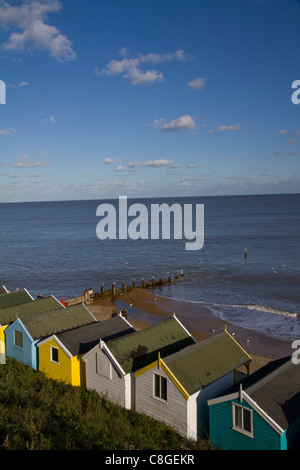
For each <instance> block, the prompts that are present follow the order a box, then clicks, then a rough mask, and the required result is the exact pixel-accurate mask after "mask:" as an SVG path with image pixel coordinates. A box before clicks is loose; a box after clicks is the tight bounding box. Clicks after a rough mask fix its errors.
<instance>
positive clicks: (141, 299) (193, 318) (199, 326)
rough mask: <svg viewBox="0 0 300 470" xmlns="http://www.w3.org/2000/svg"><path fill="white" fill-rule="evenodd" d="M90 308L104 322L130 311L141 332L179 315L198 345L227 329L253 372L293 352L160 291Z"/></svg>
mask: <svg viewBox="0 0 300 470" xmlns="http://www.w3.org/2000/svg"><path fill="white" fill-rule="evenodd" d="M87 307H88V309H89V310H90V311H91V313H92V314H93V315H94V316H95V317H96V319H97V320H100V321H101V320H104V319H106V318H110V317H111V316H112V314H114V313H119V312H120V311H122V310H123V309H124V308H126V310H127V318H128V321H129V322H130V323H131V324H132V326H133V327H134V328H136V329H137V330H140V329H144V328H147V327H148V326H150V325H152V324H154V323H157V322H159V321H162V320H164V319H166V318H170V317H171V316H172V315H173V314H174V313H175V315H176V317H177V318H178V320H179V321H180V322H181V323H182V324H183V326H184V327H186V328H187V330H188V331H189V332H190V334H191V335H192V336H193V337H194V339H195V340H196V341H197V342H199V341H201V340H203V339H206V338H209V337H210V336H212V335H214V334H217V333H220V332H221V331H223V330H224V329H225V327H227V331H228V332H229V333H230V334H231V335H232V336H233V338H234V339H235V340H236V341H237V342H238V344H239V345H240V346H241V347H242V348H243V349H245V351H246V352H247V353H248V354H250V356H251V357H252V359H253V361H252V365H251V372H253V371H254V370H256V369H258V368H259V367H262V366H263V365H264V364H266V363H268V362H270V361H272V360H275V359H279V358H282V357H285V356H291V354H292V352H293V350H292V349H291V342H290V341H284V340H280V339H277V338H274V337H270V336H266V335H264V334H261V333H259V332H256V331H254V330H250V329H246V328H243V327H240V326H236V325H232V324H230V323H229V322H225V321H223V320H221V319H220V318H218V317H216V316H215V315H214V314H213V313H212V312H211V311H210V310H209V309H208V308H207V307H205V306H203V305H200V304H194V303H191V302H188V301H184V300H174V299H171V298H168V297H164V296H161V295H160V294H159V293H157V292H156V289H145V288H134V289H132V290H131V291H129V292H124V293H120V294H119V295H118V296H117V297H115V298H112V297H111V298H106V299H98V300H95V301H93V302H92V303H91V304H87Z"/></svg>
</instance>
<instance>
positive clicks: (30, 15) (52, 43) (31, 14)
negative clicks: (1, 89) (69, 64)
mask: <svg viewBox="0 0 300 470" xmlns="http://www.w3.org/2000/svg"><path fill="white" fill-rule="evenodd" d="M61 8H62V4H61V2H60V1H59V0H44V1H41V0H27V1H25V2H24V3H23V4H22V5H20V6H12V5H9V4H8V3H7V2H6V1H2V2H1V4H0V27H1V28H2V29H5V30H13V31H12V32H11V33H10V35H9V38H8V40H7V41H6V42H5V43H4V44H2V47H3V49H5V50H7V51H16V52H21V51H24V50H26V49H29V50H32V49H34V50H41V51H48V52H49V53H50V55H51V56H52V57H53V58H54V59H56V60H58V61H60V62H64V61H69V60H74V59H75V58H76V53H75V52H74V50H73V48H72V43H71V41H70V40H69V39H68V38H67V37H66V36H65V35H64V34H62V33H61V32H60V31H59V30H58V29H57V28H56V27H55V26H51V25H48V24H46V21H47V15H48V13H51V12H58V11H60V10H61Z"/></svg>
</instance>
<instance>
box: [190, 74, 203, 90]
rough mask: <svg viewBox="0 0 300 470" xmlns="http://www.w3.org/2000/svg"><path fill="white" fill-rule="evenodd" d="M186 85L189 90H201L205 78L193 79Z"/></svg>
mask: <svg viewBox="0 0 300 470" xmlns="http://www.w3.org/2000/svg"><path fill="white" fill-rule="evenodd" d="M188 85H189V88H190V89H191V90H195V91H197V90H201V88H203V87H204V86H205V78H201V77H198V78H195V79H194V80H191V81H190V82H189V83H188Z"/></svg>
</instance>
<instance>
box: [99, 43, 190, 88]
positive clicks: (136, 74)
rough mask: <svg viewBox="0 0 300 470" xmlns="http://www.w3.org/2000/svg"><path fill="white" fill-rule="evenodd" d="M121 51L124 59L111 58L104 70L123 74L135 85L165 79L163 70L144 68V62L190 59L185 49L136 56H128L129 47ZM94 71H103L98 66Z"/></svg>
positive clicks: (123, 76)
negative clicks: (142, 67)
mask: <svg viewBox="0 0 300 470" xmlns="http://www.w3.org/2000/svg"><path fill="white" fill-rule="evenodd" d="M120 53H121V55H122V57H123V59H121V60H116V59H113V60H111V61H110V62H109V63H108V64H107V66H106V68H105V69H103V70H102V72H103V73H105V74H106V75H108V76H110V75H120V74H122V78H125V79H127V80H128V81H129V82H130V83H131V84H132V85H134V86H136V85H148V84H152V83H154V82H157V81H158V82H162V81H163V80H164V76H163V74H162V72H159V71H157V70H146V71H144V70H142V69H141V66H142V65H143V64H147V63H153V64H158V63H163V62H170V61H172V60H176V61H185V60H187V59H188V57H187V56H186V55H185V53H184V51H183V50H178V51H176V52H172V53H169V54H157V53H155V52H151V53H149V54H139V55H138V56H137V57H134V58H128V57H126V55H127V54H128V50H127V48H122V49H121V51H120ZM94 73H95V74H96V75H100V73H101V72H99V69H98V67H96V68H95V69H94Z"/></svg>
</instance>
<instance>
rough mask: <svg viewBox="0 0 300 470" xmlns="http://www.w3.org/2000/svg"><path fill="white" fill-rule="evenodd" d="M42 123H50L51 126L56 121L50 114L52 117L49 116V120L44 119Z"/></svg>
mask: <svg viewBox="0 0 300 470" xmlns="http://www.w3.org/2000/svg"><path fill="white" fill-rule="evenodd" d="M44 122H51V123H52V124H55V123H56V120H55V117H54V115H53V114H52V116H50V117H49V118H45V119H44Z"/></svg>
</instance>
